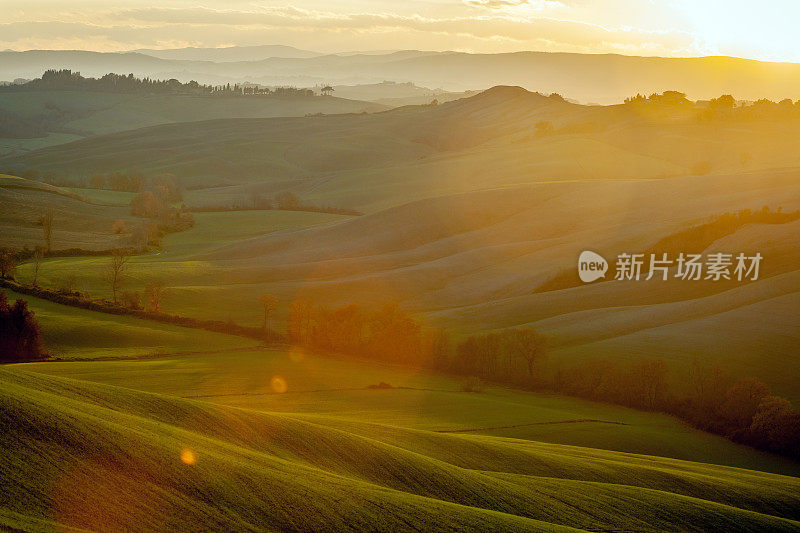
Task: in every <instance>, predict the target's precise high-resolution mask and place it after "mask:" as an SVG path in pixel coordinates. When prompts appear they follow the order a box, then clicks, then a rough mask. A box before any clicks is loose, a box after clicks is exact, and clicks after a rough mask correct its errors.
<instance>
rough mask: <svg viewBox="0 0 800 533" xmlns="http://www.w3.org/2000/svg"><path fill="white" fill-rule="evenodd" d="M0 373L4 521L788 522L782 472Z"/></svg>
mask: <svg viewBox="0 0 800 533" xmlns="http://www.w3.org/2000/svg"><path fill="white" fill-rule="evenodd" d="M0 380H2V383H3V386H2V387H0V412H2V420H3V421H4V428H5V430H4V431H3V432H2V433H0V439H2V447H0V450H2V451H0V454H2V461H0V469H1V470H0V471H1V472H2V477H1V479H3V481H4V487H3V488H4V490H3V491H2V494H3V496H2V499H0V506H1V507H2V509H3V513H2V515H0V516H2V520H3V525H4V526H6V527H20V526H22V525H25V524H27V526H26V527H30V524H40V526H39V527H42V528H45V527H46V526H47V525H48V524H51V525H52V524H54V523H55V524H59V525H61V524H63V525H65V526H69V527H75V528H85V529H128V528H131V527H135V528H136V529H153V530H155V529H158V530H163V529H165V528H166V529H176V528H180V529H191V528H203V529H207V528H213V529H261V530H273V529H282V530H305V531H309V530H328V529H331V528H334V529H337V530H343V529H364V528H375V527H379V528H385V529H393V530H397V529H405V528H407V527H411V526H410V525H411V524H415V526H416V527H422V528H424V529H426V530H453V529H460V530H476V531H493V530H498V531H500V530H515V531H553V530H556V531H557V530H561V529H563V528H570V527H572V528H575V529H578V530H580V529H591V530H596V529H597V528H602V529H626V530H630V529H636V530H640V529H647V530H650V529H668V530H671V531H694V530H698V529H701V530H702V529H704V530H712V529H716V530H720V529H722V530H726V531H759V530H760V531H763V530H771V531H794V530H797V528H798V527H800V523H798V522H797V519H798V518H800V515H798V509H800V505H799V504H800V502H799V501H798V496H797V494H798V489H800V485H798V481H797V479H796V478H791V477H784V476H779V475H774V474H765V473H758V472H753V471H747V470H740V469H734V468H727V467H715V466H710V465H703V464H698V463H690V462H683V461H676V460H670V459H659V458H655V457H650V456H637V455H631V454H619V453H617V452H608V451H601V450H594V449H590V448H579V447H572V446H559V445H554V444H543V443H536V442H528V441H517V440H514V439H505V438H498V437H488V436H472V435H448V434H440V433H432V432H427V431H420V430H408V429H403V428H398V427H392V426H387V425H381V424H372V423H363V422H341V421H335V420H329V421H327V422H326V421H324V419H320V417H309V416H304V415H287V414H269V413H260V412H256V411H250V410H246V409H236V408H231V407H223V406H214V405H211V404H208V403H204V402H198V401H192V400H180V399H176V398H170V397H166V396H161V395H154V394H147V393H141V392H135V391H130V390H127V389H122V388H116V387H109V386H104V385H93V384H87V383H82V382H79V381H74V380H67V379H60V378H52V377H44V376H41V375H37V374H32V373H28V372H23V371H19V370H6V369H0ZM101 509H102V511H100V510H101ZM575 529H572V530H575ZM563 530H565V531H567V530H570V529H563Z"/></svg>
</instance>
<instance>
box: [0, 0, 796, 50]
mask: <svg viewBox="0 0 800 533" xmlns="http://www.w3.org/2000/svg"><path fill="white" fill-rule="evenodd" d="M623 4H624V5H623ZM698 4H699V5H698ZM5 15H6V17H5V22H4V23H2V24H0V28H2V29H3V31H2V33H0V49H6V50H14V51H25V50H87V51H97V52H121V51H134V50H138V49H159V50H167V49H178V48H187V47H194V48H225V47H231V46H269V45H278V46H292V47H295V48H299V49H302V50H310V51H314V52H318V53H321V54H334V53H352V52H353V51H375V50H379V51H389V50H430V51H455V52H468V53H506V52H522V51H540V52H575V53H592V54H605V53H612V54H621V55H629V56H646V57H705V56H731V57H738V58H744V59H755V60H761V61H770V62H792V63H797V62H800V48H798V47H797V46H796V38H795V37H794V29H793V28H792V24H791V21H792V20H797V18H798V16H800V6H798V5H797V4H796V3H793V2H789V1H786V0H771V1H767V2H762V3H761V4H760V5H759V9H752V8H751V5H750V4H749V3H748V4H746V3H744V2H722V1H717V0H714V1H710V2H702V3H697V2H689V1H685V0H680V1H666V0H653V1H648V2H637V3H633V4H631V3H624V2H620V0H603V1H601V2H592V3H588V2H583V1H563V2H562V1H558V0H463V1H444V0H437V1H433V2H408V3H404V4H403V5H397V4H391V3H389V2H385V1H383V2H373V3H369V4H367V3H364V2H355V1H351V2H343V3H339V4H337V5H336V6H334V7H332V6H330V5H328V4H325V3H322V2H318V1H308V2H303V3H302V4H297V3H296V4H293V5H292V4H284V5H276V4H274V3H266V4H264V3H261V4H253V3H250V2H242V1H234V2H226V3H224V4H223V3H219V2H217V3H209V4H206V5H204V6H197V5H195V4H192V3H189V2H186V1H183V0H173V1H171V2H167V3H161V4H156V3H155V2H150V1H144V2H138V1H137V2H134V1H129V0H114V1H112V2H110V3H104V4H100V3H98V2H95V1H93V0H81V1H79V2H73V3H71V4H70V5H69V7H68V8H65V7H64V6H63V5H62V4H60V3H55V2H51V1H37V2H33V3H32V4H28V5H26V7H25V9H24V10H23V9H20V8H16V9H12V8H10V7H9V9H7V10H6V13H5Z"/></svg>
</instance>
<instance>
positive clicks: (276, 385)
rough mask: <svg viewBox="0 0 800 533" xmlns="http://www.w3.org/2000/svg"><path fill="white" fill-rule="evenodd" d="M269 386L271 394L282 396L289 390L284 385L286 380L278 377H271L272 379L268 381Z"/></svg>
mask: <svg viewBox="0 0 800 533" xmlns="http://www.w3.org/2000/svg"><path fill="white" fill-rule="evenodd" d="M269 386H270V387H272V390H273V392H277V393H278V394H283V393H284V392H286V389H288V388H289V387H288V386H287V385H286V380H285V379H283V378H282V377H280V376H272V379H271V380H269Z"/></svg>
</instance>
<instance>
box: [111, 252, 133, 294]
mask: <svg viewBox="0 0 800 533" xmlns="http://www.w3.org/2000/svg"><path fill="white" fill-rule="evenodd" d="M130 259H131V252H130V250H126V249H117V250H114V251H113V252H111V262H110V263H109V264H108V269H107V271H106V281H108V284H109V285H110V286H111V294H112V295H113V297H114V302H116V301H117V292H118V291H119V290H120V288H121V287H122V284H123V281H124V278H125V271H126V270H127V268H128V261H130Z"/></svg>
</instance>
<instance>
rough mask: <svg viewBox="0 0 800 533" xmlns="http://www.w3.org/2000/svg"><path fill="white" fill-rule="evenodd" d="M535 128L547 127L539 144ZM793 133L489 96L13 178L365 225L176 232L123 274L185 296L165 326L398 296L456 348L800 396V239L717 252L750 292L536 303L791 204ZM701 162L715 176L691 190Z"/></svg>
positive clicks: (61, 155) (767, 121)
mask: <svg viewBox="0 0 800 533" xmlns="http://www.w3.org/2000/svg"><path fill="white" fill-rule="evenodd" d="M541 121H548V122H549V123H550V124H551V125H552V127H553V131H552V132H551V133H549V134H545V135H542V134H540V133H538V132H537V126H536V124H538V123H539V122H541ZM798 129H800V121H798V120H796V119H794V118H785V119H778V118H774V117H773V118H760V119H748V120H739V119H736V120H733V119H731V120H717V121H702V120H698V118H697V110H696V109H695V108H694V107H693V106H692V105H688V106H682V107H677V108H666V109H665V108H660V107H657V106H656V107H652V106H651V107H647V106H644V107H642V106H639V107H637V106H630V105H627V106H625V105H623V106H609V107H602V106H580V105H575V104H571V103H568V102H565V101H563V100H561V99H559V98H555V97H553V98H551V97H545V96H542V95H539V94H534V93H529V92H527V91H525V90H523V89H520V88H514V87H496V88H494V89H491V90H489V91H485V92H484V93H481V94H479V95H476V96H474V97H470V98H465V99H461V100H456V101H453V102H447V103H444V104H441V105H439V106H410V107H404V108H399V109H395V110H392V111H388V112H385V113H377V114H365V115H337V116H325V117H303V118H274V119H252V120H217V121H209V122H202V123H192V124H171V125H166V126H158V127H153V128H147V129H143V130H136V131H129V132H121V133H117V134H113V135H104V136H99V137H95V138H92V139H87V140H85V141H81V142H77V143H71V144H69V145H64V146H59V147H53V148H49V149H43V150H38V151H36V152H34V153H31V154H29V155H27V156H24V157H18V158H10V159H6V160H4V161H5V162H6V163H8V164H19V165H30V166H32V167H37V168H42V169H51V170H57V171H64V172H69V173H73V174H74V175H87V174H89V173H92V172H95V171H103V172H108V171H112V170H116V169H123V170H134V169H139V170H143V171H146V172H162V171H170V172H174V173H175V174H176V175H178V176H179V177H180V178H181V179H182V180H184V181H185V182H186V183H187V184H191V185H192V186H193V187H198V188H197V189H193V190H192V191H190V192H189V193H188V194H187V201H190V202H195V203H196V204H198V205H199V204H213V203H215V202H218V203H220V204H223V205H230V204H231V203H233V202H234V201H236V199H237V198H238V199H247V198H248V197H249V196H248V195H249V192H248V191H249V188H250V187H251V186H252V185H253V184H258V185H259V186H264V187H266V188H267V189H268V190H269V191H270V193H272V194H274V193H277V192H279V191H282V190H289V191H292V192H295V193H296V194H297V195H298V196H299V197H300V198H301V200H302V201H304V202H309V203H312V204H316V205H335V206H341V207H350V208H356V209H359V210H361V211H363V212H366V213H367V215H366V216H364V217H357V218H355V219H352V220H346V219H340V220H339V221H338V222H337V221H335V220H333V219H330V220H328V221H327V222H330V223H328V224H321V225H318V226H317V225H315V226H312V227H310V228H298V229H292V228H290V227H289V226H280V228H281V230H280V231H269V232H267V231H264V232H261V234H259V232H258V231H253V232H245V233H246V234H245V233H242V234H240V235H238V236H236V237H233V236H229V237H225V238H224V239H223V238H220V239H214V244H213V245H210V244H202V243H200V240H195V243H194V244H188V243H187V245H185V246H184V245H182V244H180V243H181V239H182V238H183V237H182V236H181V235H184V234H180V235H175V236H169V237H167V239H166V240H165V241H164V246H165V251H166V253H165V254H161V255H157V256H152V257H140V258H137V259H136V260H135V261H134V262H133V263H132V265H131V270H132V275H133V277H134V278H136V279H138V282H137V283H138V285H136V286H143V284H144V283H145V282H146V281H147V279H148V276H153V275H155V273H156V272H157V273H158V276H159V277H161V278H162V279H164V280H165V281H166V282H167V284H168V285H169V286H170V287H172V294H171V298H170V302H169V303H168V307H167V308H168V309H169V310H170V311H173V312H179V313H182V314H189V315H192V316H198V317H202V318H214V319H221V320H226V319H228V318H230V319H232V320H234V321H236V322H240V323H243V324H248V325H255V324H258V323H259V321H260V320H261V318H260V317H261V314H260V307H259V303H258V299H257V296H258V295H260V294H263V293H265V292H268V293H270V294H273V295H276V296H277V297H278V298H279V300H280V301H281V304H280V307H279V309H278V310H277V313H276V316H275V318H276V319H277V321H276V323H277V324H278V327H281V324H282V321H283V318H284V316H285V312H286V306H287V305H288V303H289V302H290V301H292V300H293V299H296V298H300V297H306V298H310V299H312V300H314V301H316V302H318V303H321V304H326V305H341V304H346V303H350V302H358V303H362V304H364V305H367V306H379V305H381V304H383V303H385V302H386V301H388V300H396V301H398V302H400V303H401V305H402V306H403V307H405V308H406V309H408V310H410V311H412V312H413V313H415V314H417V315H419V316H421V317H423V318H424V319H425V320H426V321H427V322H428V323H431V324H435V325H441V326H445V327H447V328H448V329H450V330H452V331H454V332H456V333H457V334H462V333H469V332H474V331H487V330H492V329H497V328H503V327H515V326H520V325H533V326H534V327H536V328H537V329H539V330H541V331H542V332H543V333H544V334H545V335H547V336H548V337H549V338H550V346H551V348H550V351H551V355H553V356H555V358H564V359H566V360H574V359H576V358H581V357H586V356H591V355H598V354H599V355H602V356H607V357H609V358H612V359H617V360H622V361H625V360H629V359H632V358H636V357H641V356H656V357H664V358H666V359H670V360H673V361H675V362H677V363H678V365H679V366H680V365H685V363H686V361H688V360H690V359H691V358H693V357H699V358H701V359H705V360H710V361H720V362H722V363H724V364H725V365H726V366H729V367H730V368H731V369H733V370H735V372H736V373H738V374H742V375H754V376H757V377H759V378H761V379H764V380H766V381H767V382H768V383H769V384H770V385H771V386H772V387H773V389H774V390H775V391H776V392H777V393H779V394H781V395H784V396H787V397H789V398H791V399H793V400H795V401H797V400H798V399H799V398H798V397H797V392H796V391H795V390H794V389H795V387H794V385H793V384H794V383H795V382H796V380H797V377H798V376H797V372H796V368H795V365H794V364H793V362H792V361H793V359H792V356H793V354H794V352H795V346H796V344H797V342H798V340H800V331H798V329H797V327H796V325H795V324H793V323H792V321H791V319H790V317H791V315H792V313H791V310H792V309H795V308H796V306H797V298H798V293H797V291H796V288H795V287H796V279H795V278H796V272H797V269H798V267H799V266H800V257H799V256H798V252H797V250H798V249H800V248H798V242H797V235H798V234H799V233H798V232H797V223H796V222H794V223H787V224H774V225H773V224H770V225H764V224H753V225H749V226H745V227H742V228H738V229H737V230H736V231H735V232H733V233H732V234H731V235H728V236H725V237H724V238H722V239H719V241H718V242H714V243H712V244H711V246H708V245H707V244H704V246H703V248H707V249H706V251H707V252H714V251H722V252H728V253H738V252H747V253H755V252H756V251H758V252H760V253H761V254H762V255H763V256H764V257H765V260H764V263H763V265H762V271H761V278H760V280H759V281H757V282H754V283H750V284H735V283H734V284H732V283H716V282H697V283H693V282H692V283H690V282H685V281H681V280H675V279H671V280H670V281H667V282H663V281H652V282H643V281H642V282H636V283H599V284H592V285H585V286H579V287H574V288H570V289H561V290H557V291H549V292H546V293H541V292H537V288H538V287H539V286H540V285H541V284H542V283H544V282H545V281H547V280H548V279H550V278H552V277H554V276H556V275H557V274H559V273H560V272H563V271H565V270H568V269H572V268H575V260H576V258H577V256H578V255H579V254H580V252H581V251H583V250H586V249H591V250H596V251H598V252H599V253H601V254H603V255H604V256H606V257H607V258H608V259H609V260H611V261H612V262H613V258H615V257H616V256H617V254H620V253H624V252H628V253H635V252H640V251H643V250H646V249H648V248H649V247H650V246H652V245H653V244H654V243H656V242H658V241H659V240H661V239H662V238H664V237H666V236H669V235H672V234H674V233H676V232H679V231H681V230H684V229H686V228H689V227H692V226H695V225H698V224H702V223H704V222H705V221H706V220H708V218H709V217H711V216H715V215H720V214H723V213H726V212H735V211H739V210H742V209H750V210H756V211H757V210H759V209H761V208H762V206H767V207H769V208H771V209H772V210H777V209H779V208H780V209H783V210H784V211H785V212H793V211H795V210H798V209H800V189H799V188H798V187H797V178H798V173H799V172H800V166H799V165H798V163H799V162H800V160H798V155H797V151H796V146H795V145H796V142H795V141H794V139H796V138H797V134H798ZM745 156H747V157H745ZM698 162H704V163H707V164H708V168H710V171H709V172H708V173H705V171H704V172H700V173H699V174H698V172H696V171H695V167H696V164H697V163H698ZM708 168H707V169H706V170H708ZM236 216H241V217H243V218H242V220H244V219H245V218H246V217H250V218H249V220H250V221H251V222H250V223H252V224H259V223H258V222H257V221H259V220H261V221H263V222H264V223H265V224H269V221H270V218H269V216H272V215H267V214H265V215H264V216H263V217H262V216H261V215H259V214H256V212H253V214H252V215H244V214H239V215H230V216H228V215H220V217H219V220H220V221H222V220H230V221H231V223H233V221H234V220H235V219H236V218H235V217H236ZM220 224H221V225H225V224H226V223H225V222H220ZM248 224H249V223H248ZM204 227H206V228H208V227H209V226H204ZM185 235H186V236H187V237H189V236H191V235H200V233H191V232H190V233H186V234H185ZM191 238H192V239H195V237H191ZM173 239H175V240H173ZM688 251H689V250H687V252H688ZM690 251H692V252H702V251H704V250H703V249H698V250H690ZM48 266H51V268H50V270H49V272H46V273H44V274H43V275H44V279H46V280H48V282H51V280H54V279H56V278H57V277H59V276H62V275H69V274H74V275H75V276H77V277H78V279H79V280H80V282H81V283H82V284H83V286H84V287H85V288H86V289H87V290H90V292H92V293H93V294H95V295H100V296H102V295H103V294H105V291H106V290H107V289H106V287H105V285H104V284H103V282H102V275H101V274H102V269H103V268H104V262H103V260H102V259H98V258H76V259H69V260H63V261H59V262H58V263H55V262H54V263H53V264H52V265H50V263H48ZM20 272H21V275H22V276H24V275H25V274H26V269H25V268H22V269H20ZM673 274H674V270H673ZM209 299H213V301H214V302H215V305H214V306H208V305H207V302H208V301H209ZM765 324H767V325H768V326H764V325H765ZM674 379H675V380H676V381H677V382H681V381H683V380H682V379H681V377H680V376H674Z"/></svg>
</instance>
